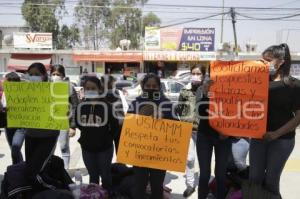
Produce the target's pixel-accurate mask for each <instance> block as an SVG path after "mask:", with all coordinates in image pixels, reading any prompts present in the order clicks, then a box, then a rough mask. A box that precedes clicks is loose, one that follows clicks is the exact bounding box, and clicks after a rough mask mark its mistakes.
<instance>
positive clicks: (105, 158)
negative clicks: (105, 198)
mask: <svg viewBox="0 0 300 199" xmlns="http://www.w3.org/2000/svg"><path fill="white" fill-rule="evenodd" d="M113 153H114V148H113V147H111V148H109V149H107V150H106V151H102V152H89V151H85V150H84V149H82V158H83V162H84V164H85V166H86V168H87V170H88V173H89V176H90V183H95V184H99V176H100V177H101V181H102V186H103V187H104V188H105V189H107V190H108V191H110V190H111V188H112V176H111V161H112V158H113Z"/></svg>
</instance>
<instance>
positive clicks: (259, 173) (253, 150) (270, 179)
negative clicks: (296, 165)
mask: <svg viewBox="0 0 300 199" xmlns="http://www.w3.org/2000/svg"><path fill="white" fill-rule="evenodd" d="M294 146H295V139H277V140H274V141H271V142H266V141H263V140H258V139H252V140H251V143H250V180H251V181H252V182H253V183H256V184H261V185H262V184H264V186H265V188H266V189H267V190H269V191H270V192H272V193H274V194H280V176H281V173H282V171H283V168H284V165H285V163H286V161H287V160H288V158H289V156H290V154H291V153H292V151H293V149H294Z"/></svg>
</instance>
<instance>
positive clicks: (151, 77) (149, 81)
mask: <svg viewBox="0 0 300 199" xmlns="http://www.w3.org/2000/svg"><path fill="white" fill-rule="evenodd" d="M141 88H142V90H143V93H142V95H141V96H139V97H137V98H136V100H134V101H133V102H132V104H131V105H130V106H129V110H128V113H134V114H139V115H147V116H153V117H156V118H164V119H173V118H174V117H173V116H172V106H173V105H172V103H171V101H170V100H169V99H167V98H166V97H165V96H164V95H163V93H162V92H161V82H160V79H159V77H158V76H157V75H155V74H152V73H150V74H147V75H146V76H145V77H144V79H143V80H142V82H141ZM162 103H163V104H164V105H163V106H161V107H159V106H160V105H161V104H162ZM133 169H134V175H135V182H136V185H135V193H134V195H135V196H134V199H144V198H146V187H147V184H148V182H149V181H150V185H151V197H150V198H151V199H162V198H163V182H164V179H165V175H166V171H164V170H159V169H150V168H146V167H136V166H134V167H133Z"/></svg>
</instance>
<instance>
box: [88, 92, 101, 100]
mask: <svg viewBox="0 0 300 199" xmlns="http://www.w3.org/2000/svg"><path fill="white" fill-rule="evenodd" d="M84 97H85V98H86V99H95V98H99V93H98V92H97V91H84Z"/></svg>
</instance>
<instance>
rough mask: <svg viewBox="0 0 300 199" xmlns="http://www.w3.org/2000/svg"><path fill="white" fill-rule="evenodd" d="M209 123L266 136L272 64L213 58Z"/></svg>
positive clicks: (248, 134) (221, 129)
mask: <svg viewBox="0 0 300 199" xmlns="http://www.w3.org/2000/svg"><path fill="white" fill-rule="evenodd" d="M210 76H211V80H213V82H214V83H213V84H212V86H211V87H210V95H211V96H210V102H209V123H210V125H211V126H212V127H213V128H214V129H215V130H217V131H218V132H220V133H222V134H224V135H228V136H236V137H251V138H262V136H263V135H264V134H265V133H266V126H267V113H268V89H269V67H268V66H267V65H265V64H264V63H263V62H261V61H213V62H211V67H210Z"/></svg>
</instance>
